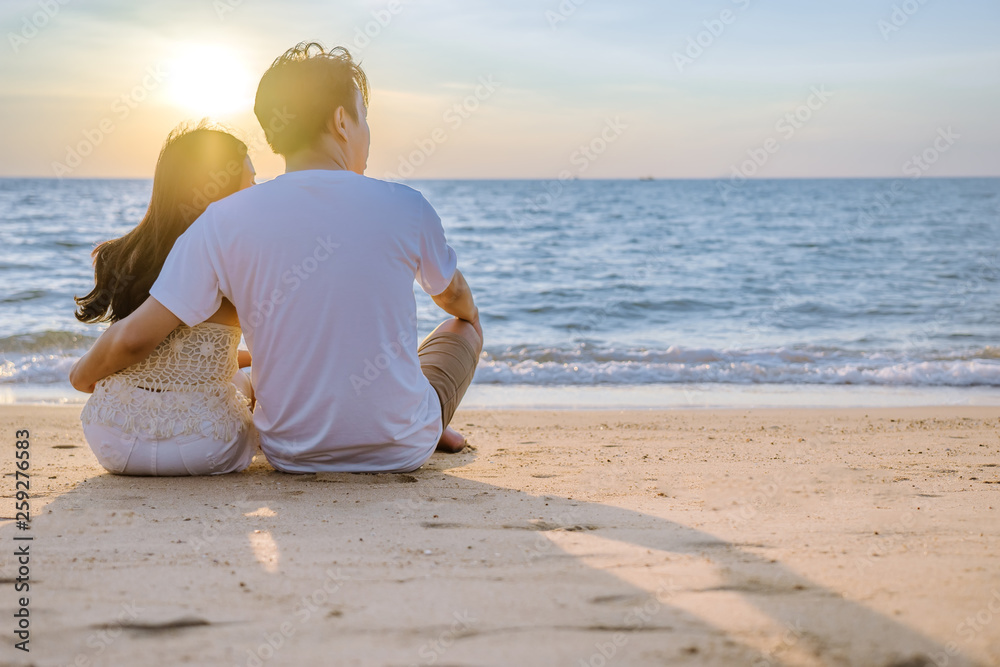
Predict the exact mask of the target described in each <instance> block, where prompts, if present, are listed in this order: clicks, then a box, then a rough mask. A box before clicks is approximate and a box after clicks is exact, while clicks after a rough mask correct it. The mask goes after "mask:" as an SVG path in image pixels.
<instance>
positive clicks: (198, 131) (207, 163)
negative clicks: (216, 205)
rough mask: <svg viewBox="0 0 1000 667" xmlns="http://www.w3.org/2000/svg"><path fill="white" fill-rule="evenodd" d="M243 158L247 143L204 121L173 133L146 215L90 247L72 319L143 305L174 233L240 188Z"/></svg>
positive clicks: (95, 318)
mask: <svg viewBox="0 0 1000 667" xmlns="http://www.w3.org/2000/svg"><path fill="white" fill-rule="evenodd" d="M246 156H247V147H246V144H244V143H243V142H242V141H240V140H239V139H237V138H236V137H234V136H233V135H231V134H229V133H228V132H225V131H223V130H219V129H214V128H212V127H210V126H208V125H207V124H206V123H204V122H203V123H201V124H200V125H198V126H197V127H194V128H190V127H181V128H178V129H176V130H174V131H173V132H171V133H170V136H169V137H167V140H166V142H165V143H164V144H163V149H162V150H161V151H160V157H159V159H158V160H157V162H156V173H155V174H154V176H153V193H152V196H151V198H150V202H149V209H148V210H147V211H146V215H145V216H144V217H143V219H142V221H141V222H140V223H139V224H138V225H136V227H135V229H133V230H132V231H130V232H129V233H127V234H125V235H124V236H122V237H120V238H117V239H112V240H110V241H105V242H104V243H102V244H100V245H99V246H97V247H96V248H94V251H93V253H92V255H93V258H94V282H95V285H94V289H92V290H91V291H90V294H87V295H86V296H83V297H74V300H75V301H76V305H77V312H76V319H78V320H80V321H81V322H87V323H96V322H116V321H118V320H121V319H124V318H125V317H128V315H129V314H130V313H132V312H133V311H135V309H136V308H138V307H139V306H140V305H142V302H143V301H145V300H146V298H147V297H149V289H150V288H151V287H152V286H153V283H154V282H156V278H157V276H159V275H160V269H162V268H163V262H164V261H165V260H166V259H167V254H169V253H170V249H171V248H173V246H174V242H175V241H176V240H177V237H179V236H180V235H181V234H183V233H184V231H185V230H186V229H187V228H188V227H189V226H190V225H191V223H192V222H194V221H195V219H196V218H197V217H198V216H199V215H201V214H202V213H203V212H204V211H205V209H206V208H207V207H208V205H209V204H211V203H212V202H214V201H217V200H219V199H222V198H223V197H226V196H228V195H231V194H233V193H234V192H236V191H237V190H238V189H239V187H240V181H241V179H242V175H243V163H244V160H245V159H246Z"/></svg>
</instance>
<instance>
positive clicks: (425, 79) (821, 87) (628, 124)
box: [0, 0, 1000, 180]
mask: <svg viewBox="0 0 1000 667" xmlns="http://www.w3.org/2000/svg"><path fill="white" fill-rule="evenodd" d="M0 28H2V31H3V37H4V39H3V43H2V44H0V119H2V120H3V131H2V133H0V176H38V177H54V176H59V177H62V178H95V177H98V178H120V177H136V178H148V177H151V176H152V172H153V168H154V166H155V162H156V156H157V154H158V152H159V149H160V146H161V144H162V142H163V140H164V138H165V137H166V136H167V134H168V133H169V131H170V130H171V129H172V128H173V127H175V126H176V125H178V124H179V123H181V122H184V121H190V120H198V119H200V118H203V117H212V118H214V119H217V120H219V121H222V122H224V123H227V124H228V125H230V126H232V127H233V128H234V129H235V130H236V131H237V132H238V133H240V134H241V136H242V137H243V138H244V139H245V140H246V141H247V142H248V144H249V145H250V147H251V157H252V158H253V160H254V163H255V166H256V168H257V171H258V174H259V177H260V179H261V180H263V179H267V178H272V177H274V176H276V175H277V174H280V173H281V172H282V171H283V167H284V165H283V161H282V160H281V158H280V157H278V156H275V155H274V154H272V153H271V151H270V149H269V148H268V147H267V146H266V144H265V143H264V141H263V133H262V132H261V130H260V128H259V126H258V124H257V121H256V119H255V117H254V116H253V112H252V106H253V96H254V93H255V90H256V85H257V82H258V80H259V78H260V75H261V74H262V73H263V72H264V70H265V69H266V68H267V66H268V65H269V64H270V63H271V62H272V61H273V60H274V58H276V57H277V56H279V55H280V54H281V53H282V52H283V51H284V50H285V49H287V48H288V47H290V46H292V45H294V44H295V43H297V42H300V41H303V40H310V41H311V40H318V41H321V42H322V43H324V44H325V45H327V46H334V45H343V46H346V47H348V48H349V49H350V50H351V51H352V53H354V54H355V56H356V57H358V58H359V59H360V60H361V62H362V66H363V67H364V69H365V71H366V72H367V74H368V76H369V79H370V81H371V85H372V96H371V103H370V107H369V124H370V126H371V130H372V146H371V156H370V158H369V161H368V170H367V172H366V173H367V174H368V175H370V176H374V177H376V178H397V179H400V178H401V179H406V178H412V179H424V178H529V179H556V178H566V177H578V178H640V177H648V176H652V177H655V178H730V177H732V178H742V177H748V178H813V177H887V178H895V177H903V176H913V175H917V174H919V175H922V176H923V175H926V176H932V177H951V176H1000V123H997V121H996V119H997V118H1000V3H998V2H996V0H948V2H945V0H839V1H838V2H815V1H811V0H711V1H707V2H690V1H685V2H681V1H679V0H664V1H657V2H654V1H652V0H650V1H646V2H639V1H635V0H614V1H612V0H503V1H500V0H497V1H495V2H485V1H483V0H461V1H460V0H372V1H367V0H354V1H347V0H344V1H338V0H280V1H278V0H169V1H163V2H136V1H135V0H2V2H0Z"/></svg>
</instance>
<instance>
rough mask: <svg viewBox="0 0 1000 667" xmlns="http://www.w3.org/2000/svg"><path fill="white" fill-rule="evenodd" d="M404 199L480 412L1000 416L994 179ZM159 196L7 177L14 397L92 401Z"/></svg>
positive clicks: (141, 185) (2, 210) (549, 188)
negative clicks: (108, 312)
mask: <svg viewBox="0 0 1000 667" xmlns="http://www.w3.org/2000/svg"><path fill="white" fill-rule="evenodd" d="M408 184H409V185H411V186H412V187H415V188H416V189H418V190H420V191H421V192H423V194H424V195H425V196H426V197H427V199H428V200H429V201H430V202H431V203H432V204H433V205H434V206H435V208H436V209H437V210H438V212H439V213H440V215H441V217H442V220H443V222H444V227H445V231H446V233H447V235H448V237H449V241H450V242H451V244H452V246H453V247H454V248H455V249H456V251H457V252H458V256H459V266H460V267H461V269H462V270H463V272H464V273H465V274H466V276H467V278H468V279H469V282H470V284H471V285H472V287H473V290H474V293H475V294H476V298H477V302H478V304H479V307H480V310H481V313H482V320H483V327H484V329H485V332H486V338H487V341H486V347H485V351H484V354H483V357H482V359H481V360H480V364H479V369H478V371H477V374H476V379H475V383H474V385H473V388H472V390H471V391H470V398H469V402H468V404H469V405H472V406H476V407H487V406H490V405H502V406H528V407H539V406H548V405H551V406H564V405H573V406H578V407H609V406H611V407H620V406H633V407H654V406H668V407H669V406H687V405H690V406H702V405H740V406H742V405H798V404H810V405H827V404H829V405H834V404H836V405H859V406H865V405H879V404H898V405H920V404H929V403H937V404H944V403H965V404H968V403H976V404H990V405H1000V328H998V323H1000V179H914V180H911V179H901V180H774V181H765V180H761V181H744V182H742V183H731V182H730V181H694V180H692V181H590V180H586V181H585V180H578V181H413V182H410V183H408ZM150 188H151V182H150V181H149V180H68V179H67V180H46V179H0V280H2V285H3V290H2V293H0V402H82V401H83V400H85V398H86V397H85V396H84V395H82V394H78V393H76V392H74V391H73V389H72V388H71V387H70V386H69V383H68V381H67V380H66V375H67V373H68V371H69V368H70V366H71V364H72V362H73V360H74V359H76V358H77V357H78V356H80V355H81V354H82V353H83V352H84V351H85V350H86V349H87V348H88V347H89V345H90V344H91V343H92V342H93V340H94V339H95V337H96V336H97V334H98V333H99V331H100V328H99V327H96V326H90V325H84V324H81V323H79V322H77V321H76V319H75V318H74V317H73V311H74V303H73V296H74V295H80V294H85V293H86V292H87V291H89V289H90V287H91V286H92V280H93V274H92V269H91V265H90V256H89V253H90V250H91V249H92V248H93V247H94V245H95V244H97V243H98V242H100V241H103V240H105V239H108V238H112V237H115V236H118V235H121V234H122V233H124V232H125V231H127V230H128V229H130V228H131V227H132V226H134V225H135V224H136V223H137V222H138V221H139V220H140V219H141V217H142V215H143V213H144V211H145V208H146V205H147V203H148V199H149V193H150ZM417 292H418V316H419V326H420V332H421V334H425V333H427V332H429V331H430V330H431V329H432V328H433V326H435V325H436V324H437V323H438V322H439V321H440V320H441V319H443V318H444V314H443V313H442V312H441V311H440V310H438V309H437V308H436V307H435V306H434V305H433V303H432V302H431V300H430V299H429V298H428V297H426V295H424V294H423V293H422V292H419V290H417Z"/></svg>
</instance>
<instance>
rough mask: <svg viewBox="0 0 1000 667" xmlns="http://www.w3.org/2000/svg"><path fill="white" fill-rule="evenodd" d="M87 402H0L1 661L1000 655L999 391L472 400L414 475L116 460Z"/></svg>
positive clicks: (527, 661)
mask: <svg viewBox="0 0 1000 667" xmlns="http://www.w3.org/2000/svg"><path fill="white" fill-rule="evenodd" d="M79 411H80V406H78V405H76V406H26V405H3V406H0V422H2V423H3V424H4V427H5V432H6V433H8V435H9V437H8V438H7V439H6V441H5V444H4V447H5V448H4V452H5V455H4V456H5V459H4V466H5V468H6V470H5V474H7V476H6V477H5V479H6V480H7V481H6V482H5V485H6V488H5V491H4V495H5V496H6V497H7V498H8V499H9V500H10V501H11V502H12V496H13V494H14V480H13V470H14V465H15V456H14V451H15V448H14V433H15V431H16V430H18V429H27V430H29V432H30V434H31V435H30V442H31V459H30V460H31V468H30V473H31V475H32V477H31V482H32V486H31V498H30V502H31V509H32V516H33V520H32V527H31V535H32V537H33V538H34V540H33V542H32V549H33V552H32V570H31V576H32V581H33V582H36V583H35V584H34V585H33V587H32V590H31V600H30V604H31V647H32V651H31V653H30V654H21V652H19V651H16V650H14V649H13V648H12V642H11V641H8V642H5V644H4V645H3V646H2V648H0V662H2V663H3V664H14V665H27V664H35V665H38V666H40V667H47V666H48V665H68V664H90V665H102V664H131V663H130V661H134V656H135V655H138V654H139V653H140V652H141V653H142V655H143V656H144V662H143V664H151V665H157V664H164V665H167V664H195V665H200V664H206V665H208V664H226V665H254V664H260V665H264V664H267V665H286V664H287V665H305V664H338V665H339V664H344V665H414V664H416V665H420V664H438V665H458V664H461V665H507V664H518V665H555V664H566V665H573V666H574V667H576V666H578V665H581V664H583V665H595V666H596V665H601V664H604V665H611V664H623V665H625V664H627V665H654V664H664V663H667V662H669V663H670V664H691V665H703V664H709V665H716V664H717V665H725V664H761V665H765V664H770V665H830V664H838V665H839V664H852V665H853V664H865V665H868V664H871V665H884V666H888V665H902V664H908V665H917V664H925V665H933V664H937V665H943V664H946V665H964V664H982V665H987V664H996V663H997V662H1000V648H998V647H1000V569H998V568H997V560H996V553H997V551H998V547H1000V521H998V513H1000V465H998V464H1000V456H998V450H1000V437H998V429H997V427H998V426H1000V410H997V409H996V408H995V407H970V406H938V407H883V408H834V409H809V408H766V409H765V408H755V409H671V410H613V409H605V410H571V409H563V410H540V409H539V410H468V409H461V410H460V411H459V412H458V414H457V416H456V418H455V421H454V425H455V426H456V428H458V429H459V430H460V431H462V432H463V433H465V434H466V435H467V437H468V439H469V442H470V444H471V445H472V447H471V448H470V449H469V450H468V451H466V452H463V453H461V454H458V455H443V454H435V455H434V456H433V457H432V458H431V460H430V461H429V462H428V464H426V465H425V466H424V467H423V468H421V469H420V470H419V471H416V472H414V473H412V474H409V475H350V474H339V473H322V474H317V475H287V474H283V473H278V472H275V471H273V469H271V468H270V466H269V465H268V464H267V463H266V462H265V461H262V460H260V459H261V458H262V457H260V456H258V461H257V462H255V463H254V465H253V466H251V468H250V469H249V470H248V471H245V472H242V473H237V474H233V475H226V476H222V477H218V478H172V479H171V478H158V479H152V478H130V477H119V476H112V475H108V474H106V473H105V472H104V471H103V470H102V469H101V468H100V467H99V466H98V465H97V462H96V460H95V459H94V457H93V455H92V454H91V453H90V451H89V449H88V448H87V447H86V444H85V442H84V440H83V435H82V431H81V429H80V425H79ZM12 517H13V514H6V513H5V514H4V521H3V523H2V524H0V539H3V540H6V541H7V544H8V546H9V545H11V544H14V542H13V541H12V539H13V537H14V536H15V534H16V533H18V532H19V531H17V530H16V528H15V527H14V525H13V521H12V520H11V518H12ZM4 551H5V552H7V553H6V555H5V556H4V559H3V561H2V562H3V568H4V570H3V576H4V578H5V579H6V580H8V581H10V580H11V579H12V576H13V575H14V573H15V571H16V564H15V558H14V556H13V549H5V550H4ZM6 591H7V592H6V593H5V594H4V595H3V596H2V598H0V609H2V614H3V616H4V617H5V618H7V619H8V623H10V624H11V625H13V622H12V618H13V617H12V614H13V613H14V611H15V604H16V599H15V592H14V591H13V587H12V586H8V587H6ZM331 651H335V655H336V659H335V661H334V662H332V663H330V662H324V660H327V659H328V658H329V656H330V655H331ZM157 656H159V657H157ZM29 657H30V659H29ZM908 660H909V661H911V662H906V661H908ZM920 661H922V662H920Z"/></svg>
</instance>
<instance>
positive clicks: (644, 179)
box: [639, 176, 656, 181]
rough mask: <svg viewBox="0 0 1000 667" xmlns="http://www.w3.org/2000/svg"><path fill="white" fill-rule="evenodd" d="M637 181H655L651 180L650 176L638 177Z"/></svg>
mask: <svg viewBox="0 0 1000 667" xmlns="http://www.w3.org/2000/svg"><path fill="white" fill-rule="evenodd" d="M639 180H640V181H655V180H656V179H655V178H653V177H652V176H640V177H639Z"/></svg>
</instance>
